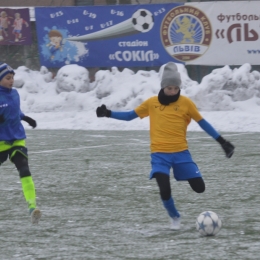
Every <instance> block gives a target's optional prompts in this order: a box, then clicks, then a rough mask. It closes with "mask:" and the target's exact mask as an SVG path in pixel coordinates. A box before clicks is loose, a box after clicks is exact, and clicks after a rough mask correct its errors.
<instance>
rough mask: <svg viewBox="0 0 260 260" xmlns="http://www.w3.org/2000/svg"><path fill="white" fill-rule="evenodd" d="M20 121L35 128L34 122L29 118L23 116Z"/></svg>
mask: <svg viewBox="0 0 260 260" xmlns="http://www.w3.org/2000/svg"><path fill="white" fill-rule="evenodd" d="M22 120H23V121H25V122H27V123H28V124H29V125H30V126H31V127H32V128H35V127H36V126H37V123H36V121H35V120H34V119H32V118H31V117H29V116H24V117H23V119H22Z"/></svg>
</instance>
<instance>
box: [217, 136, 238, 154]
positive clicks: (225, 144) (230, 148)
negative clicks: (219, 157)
mask: <svg viewBox="0 0 260 260" xmlns="http://www.w3.org/2000/svg"><path fill="white" fill-rule="evenodd" d="M216 140H217V141H218V142H219V143H220V145H221V147H222V149H223V150H224V152H225V154H226V157H227V158H231V157H232V155H233V153H234V151H235V146H234V145H233V144H231V143H230V142H229V141H227V140H225V139H224V138H223V137H221V136H219V137H218V138H217V139H216Z"/></svg>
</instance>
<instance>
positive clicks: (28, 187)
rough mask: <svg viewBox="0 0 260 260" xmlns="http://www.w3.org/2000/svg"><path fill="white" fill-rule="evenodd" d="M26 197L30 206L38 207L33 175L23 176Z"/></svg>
mask: <svg viewBox="0 0 260 260" xmlns="http://www.w3.org/2000/svg"><path fill="white" fill-rule="evenodd" d="M21 183H22V189H23V195H24V198H25V200H26V202H27V204H28V208H29V209H31V208H36V192H35V187H34V182H33V179H32V176H28V177H23V178H21Z"/></svg>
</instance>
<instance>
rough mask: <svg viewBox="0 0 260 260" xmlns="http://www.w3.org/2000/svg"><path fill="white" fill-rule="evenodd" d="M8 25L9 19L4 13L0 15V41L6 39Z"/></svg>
mask: <svg viewBox="0 0 260 260" xmlns="http://www.w3.org/2000/svg"><path fill="white" fill-rule="evenodd" d="M8 25H10V21H9V17H8V16H7V13H6V11H2V12H1V13H0V41H3V40H4V37H8Z"/></svg>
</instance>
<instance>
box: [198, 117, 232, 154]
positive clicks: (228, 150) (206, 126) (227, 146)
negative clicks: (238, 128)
mask: <svg viewBox="0 0 260 260" xmlns="http://www.w3.org/2000/svg"><path fill="white" fill-rule="evenodd" d="M197 123H198V124H199V126H200V127H201V128H202V129H203V130H204V131H205V132H206V133H207V134H208V135H210V136H212V137H213V138H214V139H215V140H216V141H217V142H218V143H219V144H220V145H221V147H222V148H223V150H224V151H225V154H226V156H227V158H231V156H232V155H233V153H234V150H235V147H234V145H232V144H231V143H230V142H229V141H227V140H225V139H224V138H223V137H222V136H221V135H220V134H219V133H218V132H217V131H216V130H215V128H214V127H213V126H212V125H211V124H210V123H209V122H207V121H206V120H205V119H201V120H200V121H198V122H197Z"/></svg>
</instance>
